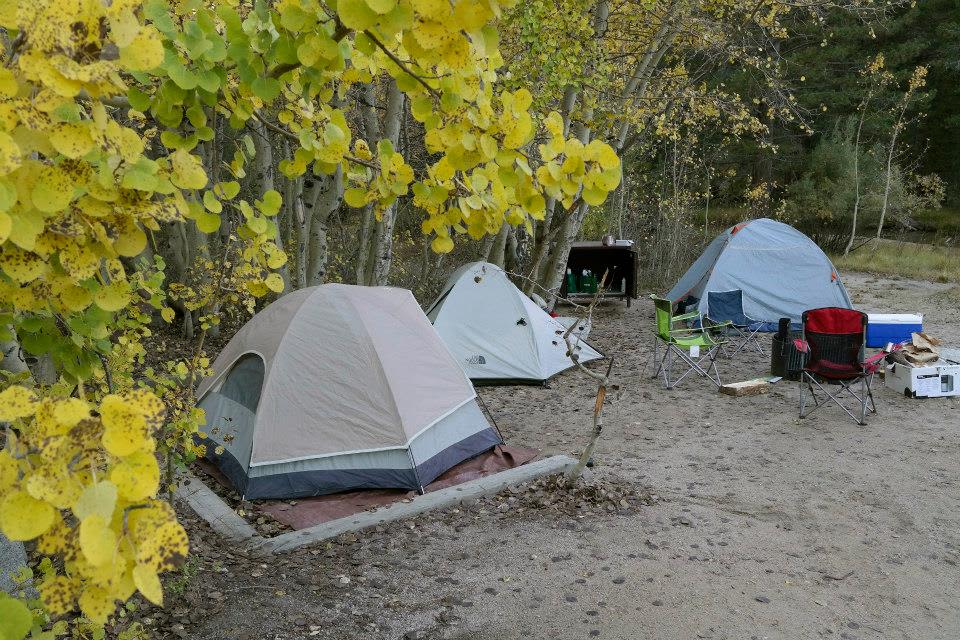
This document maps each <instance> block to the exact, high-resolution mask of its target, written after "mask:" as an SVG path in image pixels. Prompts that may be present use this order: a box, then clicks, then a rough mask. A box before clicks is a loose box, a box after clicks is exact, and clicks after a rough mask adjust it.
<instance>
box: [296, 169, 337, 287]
mask: <svg viewBox="0 0 960 640" xmlns="http://www.w3.org/2000/svg"><path fill="white" fill-rule="evenodd" d="M314 181H315V182H314V187H313V191H314V195H313V197H312V198H311V200H310V202H309V203H308V204H310V205H311V206H310V210H309V211H308V212H306V216H305V224H308V225H309V228H308V229H307V234H306V235H305V236H304V237H305V238H308V239H309V241H308V243H307V246H308V251H307V258H306V267H305V268H306V271H305V280H304V282H305V285H304V286H307V287H312V286H314V285H318V284H322V283H323V282H324V281H325V279H326V276H327V263H328V261H329V257H330V255H329V251H328V249H329V246H328V243H327V223H328V222H329V220H330V216H331V215H332V214H333V212H334V211H336V210H337V209H338V208H339V207H340V203H341V201H342V200H343V171H342V170H341V168H340V167H337V170H336V172H334V173H333V174H332V175H324V176H316V177H314ZM306 220H309V223H307V222H306Z"/></svg>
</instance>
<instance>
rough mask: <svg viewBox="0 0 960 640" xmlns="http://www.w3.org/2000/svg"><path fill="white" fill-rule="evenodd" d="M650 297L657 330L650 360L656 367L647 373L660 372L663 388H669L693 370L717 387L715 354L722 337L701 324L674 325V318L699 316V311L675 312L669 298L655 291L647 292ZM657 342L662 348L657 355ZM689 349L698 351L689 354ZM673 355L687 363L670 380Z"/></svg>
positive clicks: (655, 373)
mask: <svg viewBox="0 0 960 640" xmlns="http://www.w3.org/2000/svg"><path fill="white" fill-rule="evenodd" d="M650 299H651V300H653V304H654V306H655V307H656V321H657V331H656V335H655V336H654V339H653V362H654V364H655V367H656V368H655V371H654V373H653V375H652V376H651V377H652V378H657V377H659V376H661V375H662V376H663V382H664V384H666V387H667V389H672V388H673V387H675V386H676V385H678V384H680V381H681V380H683V379H684V378H686V377H687V376H688V375H689V374H690V373H691V372H696V373H697V374H699V375H701V376H703V377H705V378H707V379H709V380H710V381H711V382H712V383H714V384H715V385H717V388H719V387H720V372H719V371H717V354H719V353H720V347H721V345H722V344H723V339H722V338H721V337H719V336H713V335H711V334H710V333H708V332H707V331H706V330H704V329H702V328H684V327H674V325H675V324H676V323H678V322H684V321H687V320H694V319H699V318H700V314H699V313H698V312H693V313H685V314H683V315H679V316H675V315H673V303H672V302H670V301H669V300H667V299H666V298H660V297H658V296H655V295H651V296H650ZM661 342H662V343H663V349H664V352H663V355H662V356H661V355H660V343H661ZM693 350H700V355H696V356H694V355H691V352H692V351H693ZM677 359H679V360H680V361H681V362H682V363H683V364H685V365H687V369H686V371H684V372H683V374H682V375H681V376H680V377H678V378H675V379H673V380H671V375H672V373H673V365H674V361H675V360H677ZM705 362H709V365H708V366H707V367H706V368H704V367H703V364H704V363H705Z"/></svg>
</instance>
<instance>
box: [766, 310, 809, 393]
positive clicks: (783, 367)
mask: <svg viewBox="0 0 960 640" xmlns="http://www.w3.org/2000/svg"><path fill="white" fill-rule="evenodd" d="M789 327H790V321H789V320H788V319H786V318H781V319H780V327H779V330H778V331H777V333H776V335H775V336H773V346H772V348H771V349H770V375H772V376H780V377H781V378H784V379H786V380H799V379H800V371H801V370H802V369H803V366H804V365H805V364H806V363H807V354H805V353H803V352H801V351H798V350H797V346H796V345H795V344H794V343H793V341H794V340H795V339H797V338H802V337H803V331H799V330H798V331H790V329H789Z"/></svg>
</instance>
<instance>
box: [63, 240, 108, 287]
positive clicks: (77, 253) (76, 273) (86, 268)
mask: <svg viewBox="0 0 960 640" xmlns="http://www.w3.org/2000/svg"><path fill="white" fill-rule="evenodd" d="M59 257H60V265H61V266H62V267H63V268H64V269H66V270H67V273H69V274H70V275H71V276H73V277H74V278H76V279H77V280H86V279H87V278H90V277H92V276H93V274H94V273H96V271H97V267H99V266H100V258H99V256H97V254H96V253H95V252H94V251H93V249H92V248H91V247H90V246H88V245H86V244H80V243H76V242H71V243H70V244H68V245H67V246H66V247H64V248H63V249H61V250H60V256H59Z"/></svg>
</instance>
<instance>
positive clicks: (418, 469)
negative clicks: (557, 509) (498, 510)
mask: <svg viewBox="0 0 960 640" xmlns="http://www.w3.org/2000/svg"><path fill="white" fill-rule="evenodd" d="M213 370H214V373H213V374H212V375H211V376H210V377H209V378H206V379H204V380H203V381H202V382H201V383H200V386H199V388H198V389H197V397H199V398H200V399H201V400H200V403H199V404H200V406H201V407H202V408H203V409H204V411H205V412H206V426H205V427H204V431H205V432H206V434H207V438H208V439H207V441H206V444H207V456H208V458H209V459H210V460H212V461H213V462H214V463H215V464H217V465H218V466H219V468H220V469H221V471H223V473H224V474H225V475H226V476H227V477H228V478H229V479H230V481H231V482H232V483H233V484H234V486H235V487H236V488H237V490H238V491H240V493H241V494H243V495H244V497H245V498H247V499H257V498H293V497H303V496H315V495H323V494H327V493H335V492H338V491H346V490H351V489H374V488H403V489H413V490H422V488H423V487H424V486H425V485H427V484H428V483H430V482H431V481H433V480H434V479H435V478H436V477H437V476H439V475H440V474H441V473H443V472H444V471H446V470H447V469H449V468H450V467H452V466H454V465H455V464H458V463H460V462H462V461H463V460H466V459H468V458H471V457H473V456H476V455H478V454H480V453H482V452H484V451H486V450H488V449H490V448H491V447H493V446H495V445H497V444H500V443H501V442H502V440H501V439H500V436H499V435H498V434H497V433H496V432H495V431H494V430H493V429H492V428H491V427H490V424H489V423H488V422H487V419H486V417H485V416H484V415H483V413H482V412H481V411H480V408H479V407H478V406H477V401H476V392H475V391H474V390H473V386H472V385H471V384H470V381H469V380H468V379H467V378H466V376H465V375H464V374H463V371H462V370H461V369H460V368H459V367H458V366H457V363H456V362H455V361H454V359H453V358H452V357H451V355H450V352H449V351H447V349H446V347H445V346H444V345H443V342H441V341H440V339H439V338H438V337H437V334H436V332H435V331H434V330H433V327H431V326H430V323H429V322H428V321H427V318H426V316H424V314H423V311H422V310H421V309H420V306H419V305H418V304H417V301H416V300H415V299H414V297H413V294H411V293H410V292H409V291H407V290H405V289H395V288H388V287H357V286H350V285H340V284H327V285H321V286H319V287H310V288H307V289H301V290H299V291H295V292H293V293H290V294H287V295H285V296H283V297H282V298H280V299H279V300H277V301H276V302H274V303H273V304H271V305H270V306H268V307H267V308H266V309H264V310H263V311H261V312H260V313H258V314H257V315H255V316H254V317H253V318H251V320H250V321H249V322H247V324H246V325H244V326H243V328H241V329H240V331H239V332H237V334H236V336H234V338H233V339H232V340H231V341H230V342H229V343H228V344H227V346H226V347H224V349H223V351H222V352H221V353H220V355H219V357H217V359H216V361H215V362H214V364H213Z"/></svg>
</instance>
